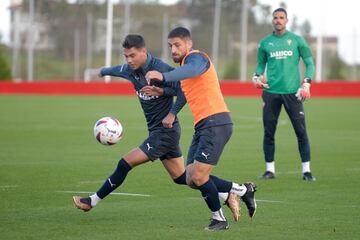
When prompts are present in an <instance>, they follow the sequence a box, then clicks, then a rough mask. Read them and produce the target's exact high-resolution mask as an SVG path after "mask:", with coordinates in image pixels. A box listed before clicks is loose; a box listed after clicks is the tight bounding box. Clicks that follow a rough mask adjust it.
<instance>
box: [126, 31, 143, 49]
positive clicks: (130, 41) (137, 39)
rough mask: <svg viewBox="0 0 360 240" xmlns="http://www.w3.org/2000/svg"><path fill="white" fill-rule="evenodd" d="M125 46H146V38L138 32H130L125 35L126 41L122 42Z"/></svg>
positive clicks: (128, 47)
mask: <svg viewBox="0 0 360 240" xmlns="http://www.w3.org/2000/svg"><path fill="white" fill-rule="evenodd" d="M122 46H123V48H126V49H130V48H133V47H134V48H144V47H145V40H144V38H143V37H142V36H140V35H138V34H129V35H127V36H126V37H125V39H124V41H123V42H122Z"/></svg>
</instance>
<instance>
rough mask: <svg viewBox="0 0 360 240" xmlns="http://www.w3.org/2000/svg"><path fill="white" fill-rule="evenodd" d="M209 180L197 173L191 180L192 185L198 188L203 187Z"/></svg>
mask: <svg viewBox="0 0 360 240" xmlns="http://www.w3.org/2000/svg"><path fill="white" fill-rule="evenodd" d="M208 179H209V178H208V177H206V176H204V175H202V174H200V173H195V174H192V175H191V176H190V180H191V182H192V184H193V185H195V186H196V188H197V187H198V186H201V185H203V184H204V183H205V182H207V180H208ZM188 185H189V184H188ZM189 186H190V185H189Z"/></svg>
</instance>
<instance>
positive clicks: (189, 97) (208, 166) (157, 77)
mask: <svg viewBox="0 0 360 240" xmlns="http://www.w3.org/2000/svg"><path fill="white" fill-rule="evenodd" d="M168 44H169V47H170V49H171V54H172V58H173V60H174V62H175V63H180V65H181V66H180V67H178V68H176V69H175V70H173V71H170V72H167V73H160V72H158V71H149V72H148V73H147V74H146V75H145V77H146V79H147V80H148V81H149V82H150V81H164V82H176V81H181V89H182V91H183V92H184V95H185V97H186V101H187V103H188V104H189V107H190V110H191V112H192V114H193V116H194V128H195V133H194V135H193V139H192V143H191V146H190V149H189V152H188V158H187V166H186V172H187V176H186V181H187V184H188V185H189V186H190V187H192V188H195V189H199V190H200V192H201V195H202V196H203V198H204V200H205V202H206V204H207V206H208V208H209V209H210V210H211V212H212V219H211V222H210V224H209V225H208V226H207V227H206V228H205V229H206V230H209V231H218V230H224V229H228V228H229V223H228V221H227V220H226V218H225V216H224V214H223V212H222V209H221V205H220V200H219V198H218V193H219V192H229V197H228V200H227V201H228V204H229V203H230V204H236V203H235V202H234V201H237V204H238V201H239V197H240V198H241V199H242V200H243V201H244V203H245V204H246V206H247V208H248V212H249V215H250V217H253V216H254V214H255V211H256V201H255V196H254V193H255V188H256V186H255V184H254V183H251V182H249V183H244V184H237V183H234V182H230V181H227V180H223V179H220V178H218V177H215V176H213V175H211V172H212V170H213V168H214V166H216V164H217V163H218V161H219V158H220V155H221V153H222V151H223V149H224V147H225V144H226V143H227V142H228V140H229V139H230V137H231V134H232V131H233V123H232V120H231V118H230V113H229V112H230V111H229V109H228V108H227V106H226V104H225V101H224V98H223V95H222V93H221V90H220V85H219V80H218V77H217V72H216V70H215V68H214V66H213V64H212V63H211V61H210V58H209V56H208V55H207V54H206V53H204V52H201V51H198V50H193V49H192V39H191V35H190V32H189V30H188V29H186V28H183V27H178V28H175V29H173V30H172V31H171V32H170V33H169V35H168ZM174 119H175V115H174V114H172V113H169V114H168V115H167V116H166V118H165V119H164V121H165V122H166V121H168V122H169V123H171V121H173V120H174ZM229 201H230V202H229ZM230 209H231V208H230ZM231 210H232V212H233V214H234V218H235V215H236V212H235V211H234V210H233V209H231ZM237 211H238V210H237Z"/></svg>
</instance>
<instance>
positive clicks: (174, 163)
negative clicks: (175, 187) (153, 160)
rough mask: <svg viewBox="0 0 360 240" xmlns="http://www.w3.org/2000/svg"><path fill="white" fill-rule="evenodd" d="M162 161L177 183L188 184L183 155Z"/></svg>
mask: <svg viewBox="0 0 360 240" xmlns="http://www.w3.org/2000/svg"><path fill="white" fill-rule="evenodd" d="M161 162H162V164H163V165H164V167H165V169H166V171H167V172H168V173H169V175H170V177H171V179H172V180H173V181H174V182H175V183H176V184H180V185H186V171H185V166H184V159H183V157H178V158H171V159H164V160H162V161H161Z"/></svg>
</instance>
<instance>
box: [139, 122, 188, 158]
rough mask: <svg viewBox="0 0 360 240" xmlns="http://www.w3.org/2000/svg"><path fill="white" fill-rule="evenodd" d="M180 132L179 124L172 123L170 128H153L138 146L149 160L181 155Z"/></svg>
mask: <svg viewBox="0 0 360 240" xmlns="http://www.w3.org/2000/svg"><path fill="white" fill-rule="evenodd" d="M180 132H181V130H180V125H179V124H174V125H173V127H172V128H171V129H168V128H161V129H156V130H153V131H151V132H150V134H149V137H148V138H147V139H145V141H144V142H143V143H142V144H141V145H140V146H139V148H140V149H141V150H142V151H143V152H144V153H145V154H146V155H147V156H148V157H149V159H150V160H151V161H154V160H156V159H158V158H160V160H164V159H171V158H177V157H181V156H182V152H181V149H180V143H179V140H180Z"/></svg>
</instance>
